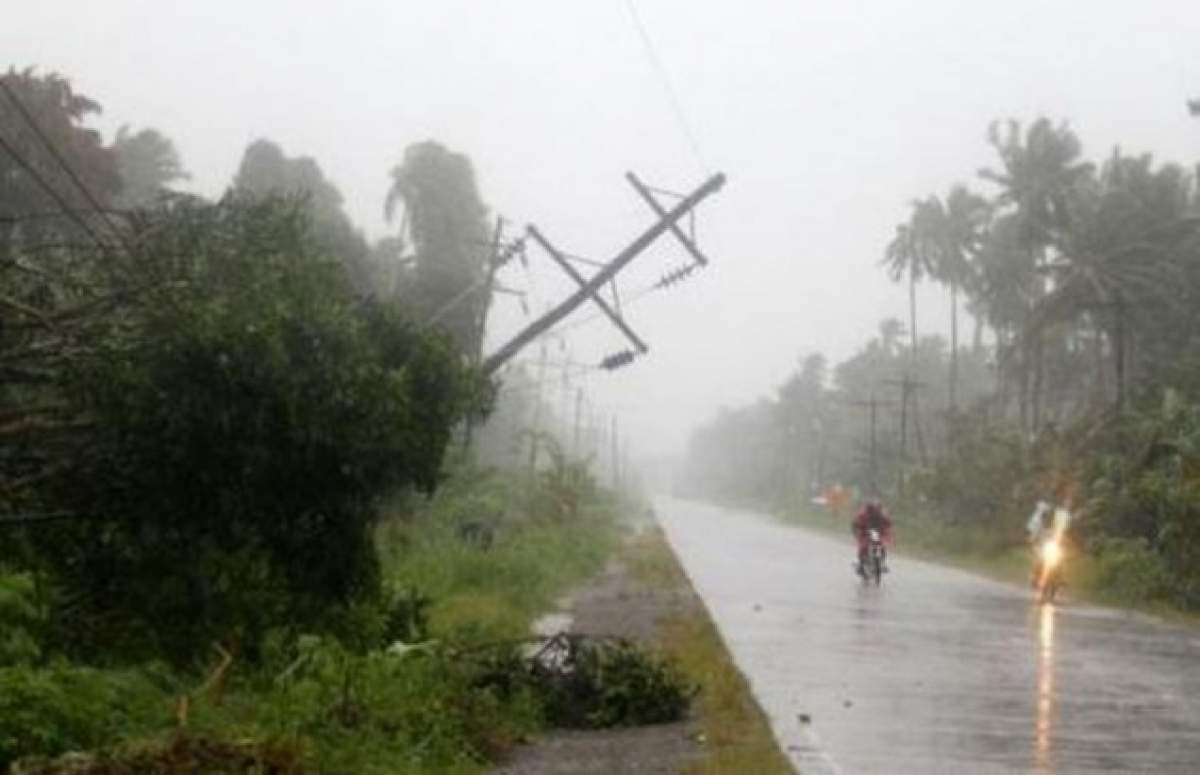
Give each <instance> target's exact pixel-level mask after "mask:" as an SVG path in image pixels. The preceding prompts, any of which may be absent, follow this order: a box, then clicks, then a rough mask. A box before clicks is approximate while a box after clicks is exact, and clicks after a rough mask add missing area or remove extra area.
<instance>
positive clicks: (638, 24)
mask: <svg viewBox="0 0 1200 775" xmlns="http://www.w3.org/2000/svg"><path fill="white" fill-rule="evenodd" d="M625 8H626V9H627V10H628V11H629V18H630V19H632V20H633V26H634V28H635V29H636V30H637V33H638V37H640V38H641V39H642V45H643V47H644V48H645V50H646V56H647V58H648V59H649V60H650V65H651V67H653V68H654V72H655V74H656V75H657V76H658V79H659V82H660V83H661V84H662V87H663V91H665V92H666V94H667V102H668V104H669V105H670V106H671V112H672V113H674V115H675V121H676V122H677V123H678V124H679V128H680V130H681V131H682V132H683V136H684V137H685V138H686V139H687V142H688V145H689V146H690V147H691V151H692V155H693V156H694V157H695V159H696V164H697V166H699V167H700V171H701V172H702V173H705V172H707V171H708V164H706V163H705V161H704V154H703V153H701V152H700V143H699V142H697V140H696V135H695V133H694V132H692V127H691V124H690V123H689V122H688V120H687V114H686V113H684V110H683V103H682V102H680V100H679V96H678V94H676V92H675V88H674V87H673V86H672V85H671V77H670V75H669V74H668V73H667V68H666V66H665V65H663V62H662V59H660V58H659V56H658V53H657V52H656V51H655V48H654V41H653V40H651V38H650V33H649V32H647V31H646V25H645V24H643V23H642V17H641V16H639V15H638V12H637V7H636V6H635V5H634V0H625Z"/></svg>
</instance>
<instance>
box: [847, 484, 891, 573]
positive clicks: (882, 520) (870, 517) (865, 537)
mask: <svg viewBox="0 0 1200 775" xmlns="http://www.w3.org/2000/svg"><path fill="white" fill-rule="evenodd" d="M850 530H851V532H853V533H854V537H855V539H857V540H858V565H857V566H856V567H857V571H858V574H859V575H860V576H861V575H862V574H863V573H864V572H865V570H864V568H865V565H866V562H867V548H868V547H869V546H870V536H871V531H872V530H878V531H879V536H880V538H881V539H882V540H883V545H884V547H885V549H884V554H883V560H884V566H883V571H884V573H886V572H887V570H888V568H887V549H886V547H887V546H889V545H890V544H891V543H892V519H891V517H889V516H888V514H887V512H886V511H884V509H883V504H882V503H880V502H879V501H878V500H870V501H867V503H866V505H865V506H863V508H862V510H861V511H859V512H858V515H857V516H855V517H854V522H852V523H851V526H850Z"/></svg>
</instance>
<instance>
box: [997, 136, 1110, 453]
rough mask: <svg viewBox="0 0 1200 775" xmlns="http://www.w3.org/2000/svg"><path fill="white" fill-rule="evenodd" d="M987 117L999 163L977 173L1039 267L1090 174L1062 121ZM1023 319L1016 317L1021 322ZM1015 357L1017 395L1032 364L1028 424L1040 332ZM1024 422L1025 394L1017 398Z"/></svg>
mask: <svg viewBox="0 0 1200 775" xmlns="http://www.w3.org/2000/svg"><path fill="white" fill-rule="evenodd" d="M1001 126H1002V125H1001V124H1000V123H999V122H996V123H993V124H992V125H991V127H990V129H989V132H988V140H989V142H990V143H991V145H992V147H993V148H995V150H996V153H997V155H998V156H999V157H1000V162H1001V169H999V170H991V169H984V170H980V172H979V175H980V177H982V178H983V179H985V180H988V181H990V182H992V183H995V184H996V185H997V186H999V187H1000V194H999V196H998V198H997V200H996V204H997V205H998V207H1000V208H1001V210H1002V211H1007V212H1009V213H1011V214H1012V215H1013V216H1014V221H1013V225H1014V226H1015V228H1016V235H1015V236H1016V241H1017V244H1018V245H1019V246H1020V247H1021V248H1022V249H1023V250H1025V251H1027V252H1028V254H1029V256H1030V259H1031V260H1032V262H1033V264H1034V265H1035V266H1036V267H1039V268H1040V267H1044V265H1045V262H1046V258H1047V250H1048V249H1049V248H1050V246H1052V245H1054V244H1055V242H1056V240H1057V239H1058V238H1059V236H1060V235H1061V234H1062V232H1063V230H1065V229H1067V228H1069V227H1070V224H1071V222H1072V218H1073V216H1072V212H1071V202H1072V192H1073V191H1075V189H1076V188H1077V186H1078V185H1079V184H1080V182H1081V181H1082V180H1084V179H1086V178H1087V177H1088V176H1090V175H1091V172H1092V165H1090V164H1088V163H1086V162H1081V161H1079V156H1080V153H1081V151H1082V146H1081V145H1080V143H1079V138H1078V137H1076V136H1075V133H1074V132H1072V131H1071V129H1070V128H1069V127H1068V126H1067V125H1066V124H1059V125H1057V126H1055V125H1054V124H1052V123H1051V122H1050V121H1049V120H1048V119H1046V118H1039V119H1038V120H1037V121H1034V122H1033V124H1031V125H1030V126H1029V128H1028V130H1026V131H1025V132H1024V133H1022V131H1021V125H1020V123H1019V122H1017V121H1013V120H1010V121H1008V122H1006V123H1005V124H1004V125H1003V126H1004V127H1005V129H1004V131H1002V130H1001ZM1033 290H1034V296H1033V298H1031V299H1030V303H1029V305H1028V309H1029V310H1032V308H1033V306H1034V305H1036V303H1037V302H1038V300H1039V299H1040V298H1041V297H1042V296H1043V295H1045V279H1044V277H1042V276H1040V275H1039V276H1038V279H1037V280H1035V282H1034V284H1033ZM1027 322H1028V320H1026V321H1025V322H1024V323H1022V328H1025V327H1026V326H1025V323H1027ZM1022 341H1023V349H1024V352H1023V355H1022V358H1021V359H1020V363H1021V379H1022V385H1021V388H1022V396H1026V395H1028V394H1029V392H1030V389H1029V385H1028V381H1029V376H1030V366H1031V365H1032V374H1033V386H1032V410H1033V411H1032V428H1033V429H1034V430H1036V429H1037V428H1038V426H1039V425H1040V422H1041V417H1040V415H1041V394H1042V381H1043V379H1042V376H1043V363H1042V360H1043V359H1042V350H1043V344H1044V343H1043V342H1042V340H1041V338H1040V336H1027V337H1023V339H1022ZM1021 408H1022V423H1023V424H1024V422H1025V419H1026V418H1025V414H1026V412H1025V408H1026V400H1025V399H1024V398H1023V399H1022V402H1021Z"/></svg>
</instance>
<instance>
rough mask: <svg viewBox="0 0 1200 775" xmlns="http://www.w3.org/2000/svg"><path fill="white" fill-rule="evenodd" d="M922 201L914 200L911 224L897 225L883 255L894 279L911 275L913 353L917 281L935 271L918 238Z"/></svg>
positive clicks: (910, 331)
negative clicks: (894, 234)
mask: <svg viewBox="0 0 1200 775" xmlns="http://www.w3.org/2000/svg"><path fill="white" fill-rule="evenodd" d="M922 204H923V203H921V202H914V203H913V214H912V217H911V218H910V219H909V222H908V223H902V224H900V225H898V226H897V227H896V236H894V237H893V238H892V241H891V242H889V243H888V245H887V248H886V249H885V251H884V255H883V262H882V263H883V265H884V266H886V267H887V270H888V275H889V276H890V277H891V278H892V280H893V281H894V282H899V281H900V280H902V279H904V278H905V277H907V278H908V334H909V337H910V340H911V341H912V355H913V356H915V355H916V352H917V282H918V281H919V280H921V279H922V278H923V277H925V276H926V275H928V274H931V273H932V271H933V267H934V263H933V261H932V260H931V258H930V254H929V251H928V244H927V243H923V242H922V240H920V239H919V238H918V235H920V233H921V225H922V223H921V218H920V217H919V213H920V212H921V210H920V208H921V207H922Z"/></svg>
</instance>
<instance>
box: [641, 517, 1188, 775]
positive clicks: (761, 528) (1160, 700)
mask: <svg viewBox="0 0 1200 775" xmlns="http://www.w3.org/2000/svg"><path fill="white" fill-rule="evenodd" d="M655 510H656V512H657V514H658V518H659V521H660V522H661V524H662V525H663V528H664V529H665V530H666V533H667V536H668V538H669V540H670V542H671V545H672V546H673V547H674V549H675V551H676V554H678V556H679V558H680V560H681V561H682V563H683V565H684V567H685V569H686V570H687V573H688V576H689V577H690V578H691V580H692V583H693V585H694V586H695V588H696V590H697V592H699V594H700V596H701V597H702V598H703V600H704V602H705V604H706V605H707V607H708V609H709V611H710V613H711V614H712V616H713V618H714V620H715V621H716V623H717V626H718V628H719V629H720V632H721V635H722V637H723V638H724V640H725V642H726V644H727V645H728V646H729V648H730V650H731V652H732V654H733V657H734V660H735V661H736V662H737V664H738V666H739V668H741V670H742V672H743V673H744V674H745V675H746V676H747V678H748V679H749V680H750V683H751V686H752V688H753V691H754V694H755V696H756V697H757V698H758V701H759V703H760V704H761V705H762V706H763V709H764V710H765V711H766V713H767V715H768V716H769V717H770V719H771V724H772V727H773V728H774V730H775V734H776V737H777V738H778V739H779V741H780V744H781V746H782V747H783V748H784V749H785V750H786V751H787V753H788V754H789V756H790V757H791V759H792V761H793V763H794V764H795V765H796V766H797V767H798V768H799V769H801V771H802V772H804V773H820V772H841V773H910V772H911V773H970V775H978V774H979V773H990V772H1137V773H1163V772H1187V773H1200V630H1193V629H1190V628H1186V627H1180V626H1173V625H1169V624H1165V623H1162V622H1160V621H1158V620H1156V619H1153V618H1151V617H1147V616H1143V615H1139V614H1130V613H1125V612H1119V611H1114V610H1110V609H1103V608H1096V607H1090V606H1084V605H1074V604H1071V603H1070V602H1069V601H1068V602H1066V603H1065V604H1060V605H1057V606H1045V607H1041V608H1039V607H1037V606H1034V605H1033V604H1032V602H1031V599H1030V592H1029V590H1026V589H1022V588H1020V587H1017V586H1013V585H1006V584H1001V583H997V582H994V581H990V580H987V579H982V578H979V577H977V576H973V575H970V574H967V573H963V572H961V571H957V570H953V569H949V568H944V567H941V566H938V565H933V564H930V563H925V562H920V561H916V560H911V559H908V558H905V557H901V556H897V557H893V558H892V559H891V566H892V572H891V573H890V574H889V575H888V576H886V577H885V579H884V583H883V586H882V587H881V588H873V587H871V588H868V587H864V586H863V585H862V584H861V583H860V582H859V581H858V579H857V578H856V577H855V576H854V575H853V573H852V571H851V567H850V565H851V561H852V559H853V554H854V549H853V542H852V540H851V538H850V536H849V535H848V534H847V536H846V539H845V540H844V541H841V540H837V539H836V538H832V537H829V536H826V535H823V534H819V533H814V532H812V531H808V530H803V529H800V528H796V527H793V526H789V525H784V524H782V523H779V522H777V521H775V520H772V519H770V518H769V517H765V516H762V515H757V514H754V513H751V512H745V511H734V510H729V509H722V508H718V507H714V506H708V505H701V504H697V503H692V502H687V501H679V500H672V499H660V500H657V501H656V502H655ZM898 531H899V535H898V538H899V540H900V542H901V544H902V543H903V540H904V535H903V525H899V526H898Z"/></svg>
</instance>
